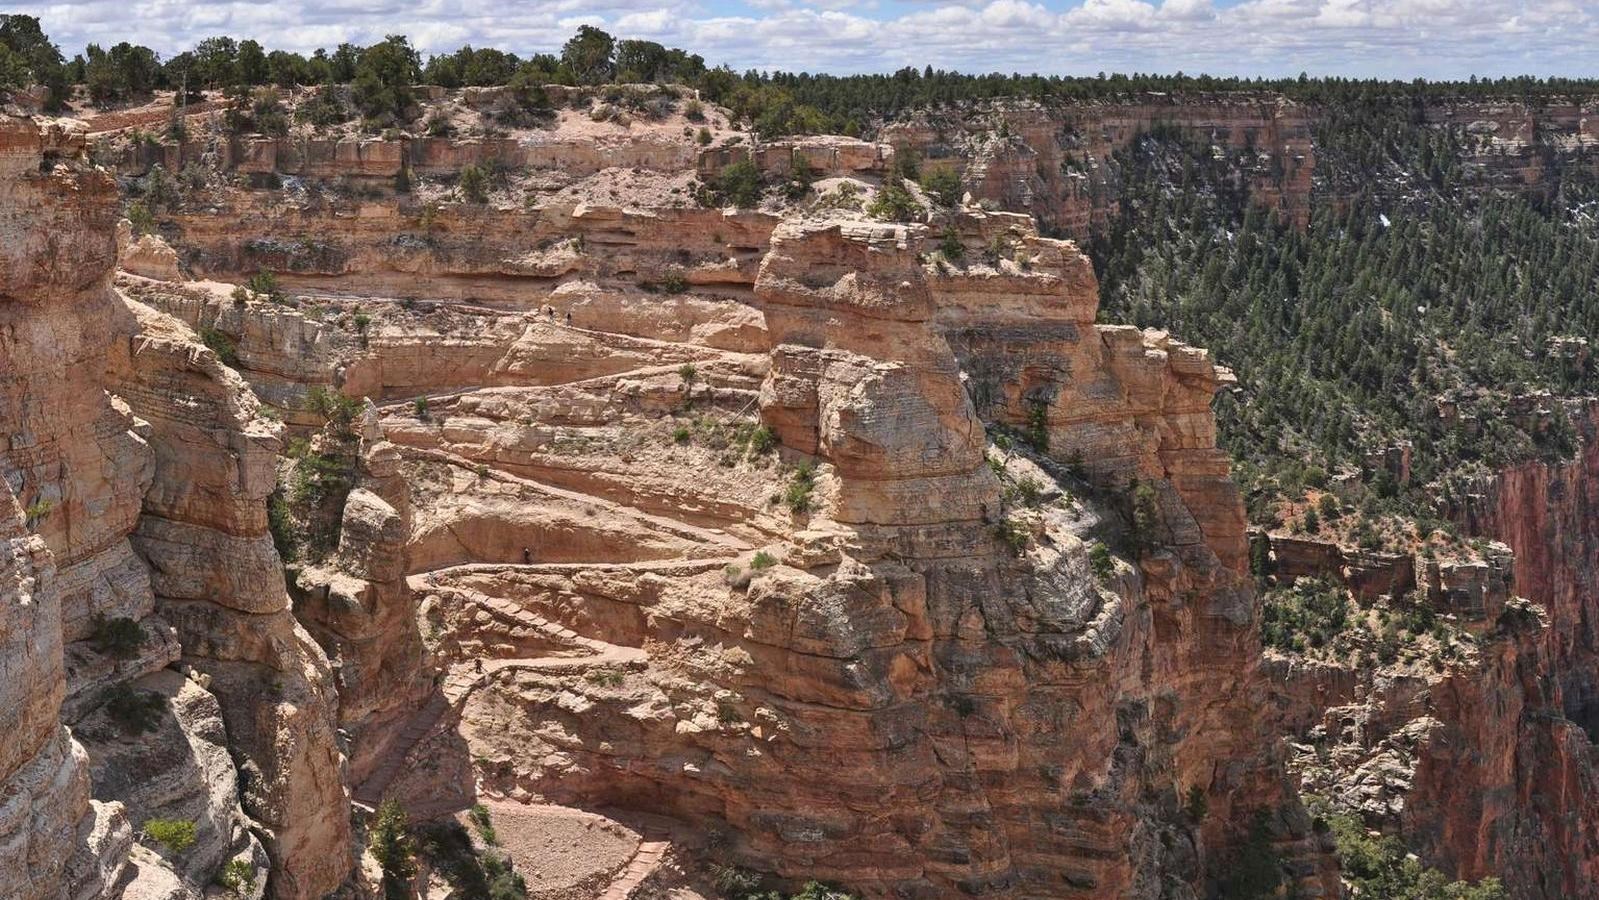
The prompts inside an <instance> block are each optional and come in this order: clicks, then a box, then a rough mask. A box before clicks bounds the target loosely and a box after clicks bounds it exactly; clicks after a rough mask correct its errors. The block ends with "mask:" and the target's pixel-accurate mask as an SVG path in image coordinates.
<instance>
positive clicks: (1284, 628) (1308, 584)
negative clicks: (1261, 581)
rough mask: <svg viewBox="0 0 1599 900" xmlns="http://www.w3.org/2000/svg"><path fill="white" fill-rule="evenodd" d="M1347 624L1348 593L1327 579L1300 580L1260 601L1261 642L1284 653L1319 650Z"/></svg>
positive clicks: (1273, 590) (1276, 590)
mask: <svg viewBox="0 0 1599 900" xmlns="http://www.w3.org/2000/svg"><path fill="white" fill-rule="evenodd" d="M1348 625H1349V598H1348V594H1347V592H1346V591H1345V590H1344V588H1343V585H1340V584H1338V583H1336V582H1334V581H1333V580H1331V579H1326V578H1300V579H1297V580H1295V582H1294V583H1293V584H1292V585H1289V586H1286V587H1277V588H1273V589H1271V590H1269V591H1267V592H1266V593H1265V595H1264V596H1263V597H1262V598H1261V616H1260V639H1261V642H1262V643H1264V644H1265V645H1266V646H1268V647H1275V648H1276V649H1278V650H1282V651H1284V652H1294V651H1298V652H1303V651H1304V650H1306V649H1310V648H1318V647H1322V646H1324V645H1326V644H1328V643H1329V642H1331V641H1332V639H1333V638H1334V637H1336V636H1337V635H1338V634H1340V633H1341V632H1343V631H1344V630H1345V629H1346V628H1347V627H1348Z"/></svg>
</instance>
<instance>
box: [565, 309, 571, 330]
mask: <svg viewBox="0 0 1599 900" xmlns="http://www.w3.org/2000/svg"><path fill="white" fill-rule="evenodd" d="M566 327H568V328H571V327H572V311H571V310H567V311H566Z"/></svg>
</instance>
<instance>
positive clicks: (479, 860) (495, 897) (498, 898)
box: [420, 809, 527, 900]
mask: <svg viewBox="0 0 1599 900" xmlns="http://www.w3.org/2000/svg"><path fill="white" fill-rule="evenodd" d="M469 816H470V818H472V820H473V823H474V824H476V823H477V820H478V817H477V810H476V809H474V810H473V812H472V813H471V814H469ZM483 818H484V819H485V820H486V819H487V811H486V810H485V811H484V816H483ZM420 837H421V848H420V849H421V852H422V853H423V854H424V855H426V856H427V858H428V860H429V861H430V862H431V863H432V864H433V869H434V871H436V872H438V873H439V874H441V875H443V876H444V879H445V880H446V881H448V882H449V883H450V885H451V886H452V887H454V888H455V891H456V893H455V894H454V896H461V897H470V898H474V900H521V898H524V897H526V896H527V884H526V883H525V882H523V880H522V877H521V876H520V875H518V874H516V872H515V871H514V870H513V869H512V868H511V866H510V864H509V863H508V862H507V861H506V859H505V856H504V854H503V853H501V852H500V851H498V850H495V849H493V846H492V845H491V846H490V848H489V849H487V850H485V851H484V852H483V853H481V854H479V853H478V852H477V849H476V848H475V847H473V845H472V838H471V837H470V836H469V835H468V834H467V831H466V829H465V828H463V827H462V826H461V824H460V823H459V822H454V821H449V822H443V823H439V824H431V825H426V826H424V827H423V828H422V830H421V833H420Z"/></svg>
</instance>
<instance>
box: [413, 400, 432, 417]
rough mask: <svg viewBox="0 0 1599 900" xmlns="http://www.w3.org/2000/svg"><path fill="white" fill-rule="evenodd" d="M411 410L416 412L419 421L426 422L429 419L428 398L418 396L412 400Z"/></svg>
mask: <svg viewBox="0 0 1599 900" xmlns="http://www.w3.org/2000/svg"><path fill="white" fill-rule="evenodd" d="M411 411H412V412H413V413H415V414H416V417H417V419H418V420H419V421H422V422H426V421H427V420H428V398H426V397H418V398H416V399H415V400H413V401H411Z"/></svg>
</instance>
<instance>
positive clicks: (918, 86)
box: [0, 15, 1599, 136]
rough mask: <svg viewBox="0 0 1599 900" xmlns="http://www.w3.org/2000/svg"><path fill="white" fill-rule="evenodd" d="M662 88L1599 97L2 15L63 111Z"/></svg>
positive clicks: (733, 104)
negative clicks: (110, 41)
mask: <svg viewBox="0 0 1599 900" xmlns="http://www.w3.org/2000/svg"><path fill="white" fill-rule="evenodd" d="M651 82H654V83H673V84H683V85H687V86H689V87H692V88H695V89H697V90H698V91H699V92H700V94H701V96H702V97H703V98H704V99H705V100H709V101H711V102H713V103H717V104H721V105H723V106H726V107H728V108H729V109H731V110H732V112H733V113H734V115H736V116H737V117H738V118H740V119H741V120H744V121H747V122H749V123H750V124H751V125H752V126H753V127H754V128H755V129H756V131H757V132H759V133H760V134H762V135H763V136H776V135H782V134H816V133H844V134H858V133H860V132H861V131H863V130H864V129H865V128H866V127H868V125H869V123H871V122H872V121H874V120H876V119H880V118H889V117H893V116H896V115H899V114H902V113H904V112H906V111H908V110H914V109H923V108H929V107H937V106H942V105H947V104H954V103H961V102H970V101H975V100H991V99H997V98H1026V99H1032V100H1036V101H1038V102H1041V103H1059V102H1071V101H1084V100H1094V99H1113V98H1117V97H1125V96H1129V95H1134V94H1142V93H1147V92H1164V93H1205V92H1219V91H1255V92H1271V93H1277V94H1281V95H1284V96H1287V97H1289V98H1292V99H1296V100H1300V101H1304V102H1311V103H1323V102H1329V101H1335V100H1347V99H1349V98H1351V97H1354V96H1360V97H1382V98H1386V99H1388V100H1392V101H1398V102H1402V103H1406V104H1409V105H1412V106H1419V105H1420V104H1422V103H1424V102H1426V101H1428V100H1434V99H1438V98H1443V97H1451V98H1460V99H1471V98H1478V97H1482V98H1487V97H1493V98H1501V99H1521V100H1527V101H1532V102H1537V101H1540V100H1548V99H1553V98H1557V97H1572V98H1583V97H1590V96H1594V95H1599V80H1595V79H1566V78H1548V79H1540V78H1532V77H1518V78H1499V79H1491V80H1490V79H1477V78H1475V77H1473V78H1472V79H1470V80H1468V81H1461V82H1429V81H1425V80H1423V79H1417V80H1414V81H1408V82H1400V81H1378V80H1360V79H1347V78H1309V77H1307V76H1305V75H1303V74H1301V75H1300V76H1299V77H1298V78H1291V79H1262V78H1255V79H1247V78H1230V77H1213V76H1208V75H1199V76H1190V75H1185V74H1183V73H1181V72H1178V73H1177V74H1175V75H1155V74H1138V73H1134V74H1131V75H1107V74H1105V73H1103V72H1101V73H1099V74H1098V75H1096V76H1094V77H1072V76H1059V75H1048V76H1046V75H1038V74H1031V75H1023V74H1020V73H1012V74H1008V75H1007V74H1002V73H990V74H984V75H968V74H962V73H960V72H953V71H944V70H935V69H934V68H933V67H932V66H926V67H924V68H922V69H917V68H914V67H908V68H903V69H900V70H899V71H897V72H894V73H892V74H860V75H826V74H811V73H805V72H798V73H796V72H759V71H755V70H750V71H746V72H744V73H742V74H740V73H738V72H735V71H734V70H733V69H732V68H730V67H728V66H726V65H721V66H714V67H713V66H708V65H707V64H706V62H705V60H704V58H703V57H701V56H700V55H698V54H694V53H689V52H688V51H685V50H681V49H677V48H668V47H665V46H663V45H661V44H658V43H656V42H654V41H645V40H633V39H623V40H618V39H616V38H614V37H613V36H612V35H610V34H608V33H606V32H604V31H602V30H600V29H598V28H595V27H593V26H589V25H583V26H580V27H579V28H578V29H577V32H576V33H575V34H574V35H573V36H572V37H571V38H570V39H569V40H567V41H566V43H565V44H564V45H563V46H562V48H561V51H560V52H559V53H558V54H553V53H531V54H529V55H526V56H521V55H518V54H516V53H512V52H507V51H504V50H499V49H496V48H492V47H472V46H470V45H469V46H464V47H461V48H460V49H458V50H456V51H454V52H452V53H441V54H436V55H432V56H429V57H428V58H427V60H426V61H425V62H424V61H423V58H422V55H421V54H420V53H419V52H418V51H417V50H416V49H415V48H414V47H413V46H412V45H411V42H410V40H409V39H408V38H406V37H405V36H402V35H390V36H388V37H387V38H385V39H384V40H382V41H379V42H378V43H375V44H372V45H370V46H366V47H361V46H356V45H355V44H351V43H343V44H340V45H338V46H337V47H335V48H333V49H331V50H328V49H318V50H316V51H314V52H312V53H311V54H310V55H305V54H301V53H295V52H291V51H287V50H269V49H267V48H266V47H264V46H262V45H261V43H260V42H258V41H255V40H251V39H248V38H246V39H235V38H233V37H228V36H218V37H211V38H206V39H205V40H203V41H200V42H199V43H198V44H196V45H195V47H194V48H193V49H190V50H185V51H183V52H182V53H178V54H176V55H174V56H172V57H171V58H169V59H165V60H163V59H162V58H161V56H160V54H158V53H156V52H155V51H154V50H152V49H150V48H149V47H144V46H139V45H135V44H130V43H128V42H122V43H119V44H116V45H115V46H112V47H110V48H104V47H101V46H100V45H98V44H90V45H88V46H87V47H85V48H84V50H83V52H82V53H79V54H76V55H75V56H73V57H72V58H71V59H68V58H66V57H65V56H64V55H63V54H62V52H61V50H60V48H59V47H57V46H56V45H55V44H54V43H52V42H51V41H50V39H49V37H48V35H46V34H45V32H44V30H43V28H42V27H41V26H40V23H39V20H38V18H37V17H34V16H25V15H0V94H4V93H6V92H8V91H10V90H15V89H19V88H25V87H29V86H32V85H38V86H41V87H43V88H44V89H45V106H46V108H47V109H50V110H52V111H59V110H61V109H63V108H64V107H65V105H66V103H67V101H68V100H69V99H70V98H71V97H72V94H73V90H74V88H75V87H77V86H81V87H82V88H83V90H84V92H85V93H86V95H87V96H88V98H89V100H90V101H91V102H93V103H95V104H96V105H100V106H112V105H116V104H119V103H127V102H132V101H137V100H140V99H143V98H147V97H148V96H150V94H151V93H152V92H153V91H156V90H171V91H177V92H178V93H179V94H180V101H188V100H193V99H196V98H197V97H198V96H199V95H200V93H201V92H202V91H205V90H224V91H226V90H230V89H231V90H232V91H234V92H235V94H236V95H243V94H244V93H247V92H248V91H249V89H251V88H255V87H265V86H277V87H282V88H292V87H299V86H316V85H349V86H351V89H352V91H353V93H354V102H355V103H356V105H357V106H358V107H359V108H360V111H361V113H362V114H363V115H364V116H365V117H366V118H367V119H368V120H369V124H374V125H381V120H387V119H393V118H396V117H402V116H403V115H404V113H405V110H406V102H405V101H408V100H409V96H408V93H407V92H408V89H409V88H411V87H412V86H414V85H419V84H427V85H438V86H441V87H446V88H456V87H463V86H482V87H487V86H510V87H513V88H516V89H517V91H518V92H519V93H520V94H522V95H523V96H524V97H525V99H526V100H527V101H528V102H530V103H536V102H537V99H538V98H537V93H538V91H537V89H538V88H540V87H542V86H543V85H545V84H564V85H583V84H588V85H594V84H612V83H651Z"/></svg>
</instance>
